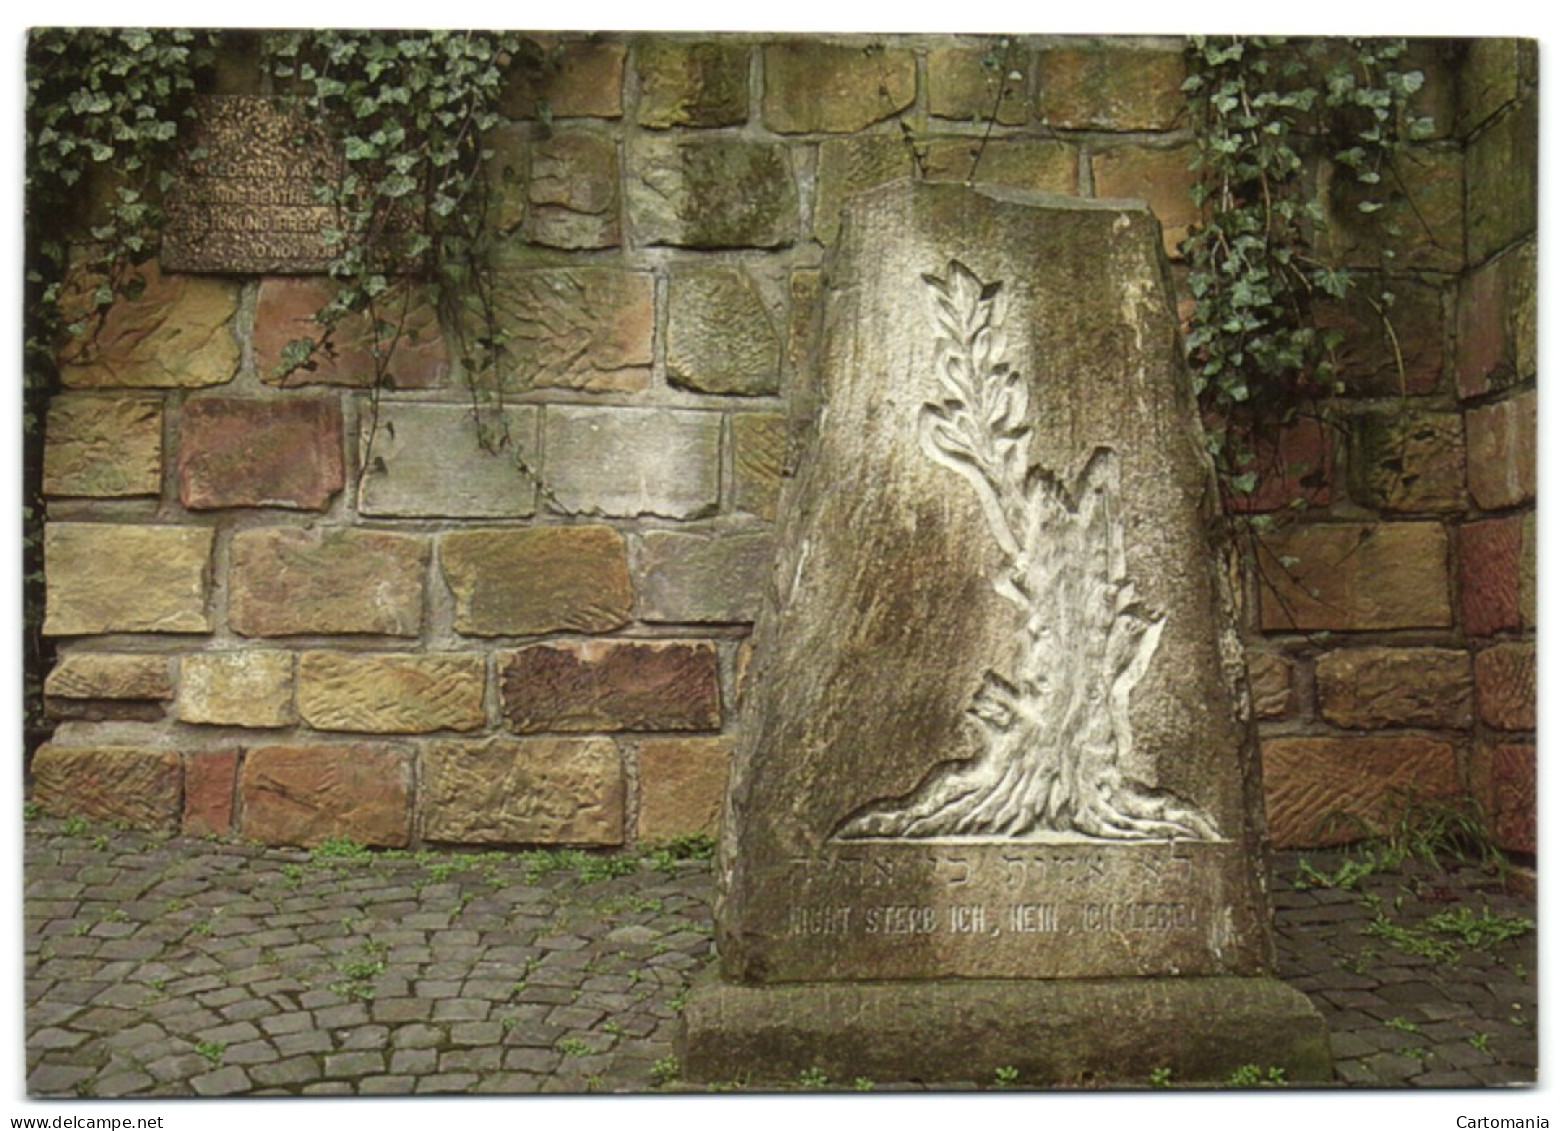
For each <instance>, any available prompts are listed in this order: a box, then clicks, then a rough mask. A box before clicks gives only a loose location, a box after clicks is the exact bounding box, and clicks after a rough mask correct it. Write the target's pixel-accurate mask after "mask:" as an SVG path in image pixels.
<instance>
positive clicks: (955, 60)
mask: <svg viewBox="0 0 1560 1131" xmlns="http://www.w3.org/2000/svg"><path fill="white" fill-rule="evenodd" d="M1029 71H1030V65H1029V58H1028V53H1027V52H1018V51H1011V50H1009V51H1004V50H1002V49H1000V48H992V49H990V50H985V51H983V50H981V49H980V48H978V47H933V48H931V49H930V50H928V51H927V53H926V100H927V110H928V112H929V113H930V114H931V115H932V117H934V118H947V119H949V120H951V121H956V122H990V121H993V120H995V121H996V122H998V123H1000V124H1001V125H1004V126H1021V125H1023V124H1024V123H1025V122H1027V121H1028V120H1029V99H1028V97H1027V95H1026V91H1027V89H1028V83H1029ZM1015 76H1017V77H1015Z"/></svg>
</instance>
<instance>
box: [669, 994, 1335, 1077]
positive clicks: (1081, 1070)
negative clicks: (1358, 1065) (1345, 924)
mask: <svg viewBox="0 0 1560 1131" xmlns="http://www.w3.org/2000/svg"><path fill="white" fill-rule="evenodd" d="M683 1016H684V1019H685V1021H686V1028H685V1037H684V1040H683V1043H682V1045H681V1047H680V1048H679V1049H678V1059H679V1062H680V1063H681V1064H682V1065H683V1069H684V1074H685V1075H686V1074H688V1073H689V1072H697V1076H696V1077H694V1078H696V1079H701V1080H710V1081H727V1080H745V1081H747V1083H748V1084H749V1086H753V1087H761V1086H763V1085H765V1084H790V1085H795V1083H796V1080H797V1077H799V1076H800V1075H801V1074H802V1073H803V1072H807V1071H809V1070H821V1071H822V1072H823V1073H824V1074H825V1075H826V1076H827V1077H828V1078H829V1079H830V1080H835V1081H840V1082H842V1083H845V1082H848V1081H851V1080H854V1079H857V1078H865V1079H868V1080H873V1081H878V1082H888V1081H895V1082H903V1081H911V1082H917V1083H926V1084H933V1085H935V1084H955V1085H957V1084H969V1083H972V1082H973V1083H980V1084H986V1085H989V1084H990V1083H991V1081H992V1079H993V1077H994V1075H995V1073H996V1070H997V1069H998V1068H1004V1069H1005V1068H1012V1069H1015V1070H1016V1071H1017V1073H1018V1076H1017V1079H1018V1081H1019V1083H1020V1085H1021V1086H1024V1087H1034V1086H1039V1085H1042V1084H1058V1085H1068V1086H1083V1085H1088V1084H1094V1083H1109V1082H1111V1081H1129V1082H1133V1083H1139V1084H1141V1083H1146V1082H1147V1081H1148V1080H1149V1078H1150V1076H1151V1074H1152V1073H1153V1072H1155V1071H1156V1070H1157V1069H1164V1068H1168V1069H1169V1070H1170V1075H1171V1078H1172V1079H1174V1080H1177V1081H1187V1082H1194V1081H1218V1082H1223V1081H1225V1080H1227V1079H1228V1078H1229V1075H1230V1072H1231V1070H1232V1069H1233V1068H1234V1067H1237V1066H1239V1065H1241V1064H1257V1065H1261V1066H1268V1065H1283V1066H1284V1067H1285V1079H1286V1080H1288V1081H1289V1082H1290V1083H1293V1084H1314V1083H1320V1082H1325V1081H1329V1080H1331V1079H1332V1056H1331V1053H1330V1052H1329V1050H1328V1044H1327V1027H1326V1023H1325V1022H1323V1021H1322V1020H1321V1019H1320V1017H1318V1016H1317V1014H1316V1011H1315V1007H1314V1006H1312V1005H1311V1003H1310V1002H1309V1001H1307V1000H1306V999H1305V997H1304V996H1303V995H1301V994H1300V993H1297V992H1296V991H1294V990H1292V989H1290V988H1289V987H1288V986H1286V985H1284V983H1282V982H1280V981H1278V980H1277V979H1276V978H1111V979H1104V980H1097V981H1087V982H1082V981H1028V980H1026V981H1014V980H1008V979H981V980H977V981H958V982H952V981H945V982H876V983H868V982H829V983H808V984H801V985H786V986H765V987H763V988H756V987H752V986H742V985H736V984H733V983H730V982H720V981H718V980H714V979H708V980H706V981H705V982H704V983H702V984H700V985H699V986H698V987H697V988H696V989H695V990H694V991H693V992H692V993H691V994H690V995H689V998H688V1004H687V1006H686V1008H685V1009H684V1013H683Z"/></svg>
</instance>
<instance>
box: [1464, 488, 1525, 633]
mask: <svg viewBox="0 0 1560 1131" xmlns="http://www.w3.org/2000/svg"><path fill="white" fill-rule="evenodd" d="M1457 561H1458V568H1459V570H1460V572H1461V575H1462V618H1463V630H1464V631H1465V632H1467V633H1468V635H1470V636H1489V635H1491V634H1492V633H1496V632H1499V631H1500V630H1502V629H1507V628H1518V627H1520V626H1521V623H1522V615H1521V584H1522V516H1521V515H1509V516H1507V517H1505V518H1489V519H1484V520H1482V521H1480V522H1469V523H1464V524H1463V526H1462V527H1461V528H1460V529H1459V530H1458V532H1457Z"/></svg>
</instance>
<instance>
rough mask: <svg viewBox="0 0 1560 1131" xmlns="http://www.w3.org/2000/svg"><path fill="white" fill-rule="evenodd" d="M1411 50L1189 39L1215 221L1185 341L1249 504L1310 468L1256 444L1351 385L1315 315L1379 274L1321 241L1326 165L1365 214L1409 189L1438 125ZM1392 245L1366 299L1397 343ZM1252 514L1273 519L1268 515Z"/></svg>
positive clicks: (1335, 340)
mask: <svg viewBox="0 0 1560 1131" xmlns="http://www.w3.org/2000/svg"><path fill="white" fill-rule="evenodd" d="M1406 51H1407V45H1406V43H1405V42H1404V41H1403V40H1391V41H1386V40H1365V39H1349V40H1341V39H1316V40H1309V41H1303V42H1294V41H1289V40H1285V39H1279V38H1268V37H1259V36H1229V37H1222V38H1212V37H1196V38H1194V39H1192V40H1191V41H1190V42H1189V44H1188V48H1187V70H1188V77H1187V79H1186V82H1185V84H1184V87H1183V90H1184V91H1185V93H1186V95H1187V99H1188V104H1189V109H1190V112H1191V121H1192V125H1193V130H1194V133H1195V136H1196V147H1195V152H1194V157H1193V161H1192V168H1193V170H1194V171H1196V172H1197V174H1198V179H1197V181H1196V183H1195V185H1194V187H1193V189H1192V198H1193V202H1194V203H1195V204H1196V205H1197V206H1198V207H1199V209H1200V211H1201V217H1202V219H1201V221H1200V222H1199V223H1198V224H1196V225H1195V226H1194V227H1193V229H1192V231H1191V234H1190V235H1189V237H1188V238H1187V240H1186V242H1185V244H1184V245H1183V250H1184V252H1185V254H1186V258H1187V262H1188V265H1189V268H1190V271H1189V278H1188V282H1189V287H1190V291H1191V298H1192V300H1193V304H1194V305H1193V310H1192V316H1191V327H1190V330H1189V333H1188V335H1187V341H1186V345H1187V350H1188V356H1189V360H1190V363H1191V368H1192V373H1193V381H1194V385H1195V387H1196V389H1197V392H1198V395H1199V397H1200V399H1201V402H1202V404H1203V407H1204V409H1205V415H1206V417H1207V420H1208V423H1209V446H1210V448H1211V450H1212V452H1213V455H1214V458H1215V463H1216V465H1217V467H1218V468H1219V471H1220V479H1221V483H1222V485H1223V487H1224V490H1225V496H1226V502H1227V503H1232V504H1234V506H1235V508H1236V509H1239V508H1240V506H1241V500H1242V498H1243V497H1245V496H1249V495H1251V494H1252V493H1253V492H1254V491H1255V490H1256V489H1257V486H1258V480H1259V474H1274V473H1276V474H1278V475H1279V476H1283V475H1285V474H1297V473H1301V472H1302V470H1303V469H1300V468H1285V467H1282V466H1275V465H1274V464H1273V463H1272V462H1266V463H1260V462H1259V458H1258V449H1259V448H1261V449H1264V450H1265V451H1266V452H1267V453H1268V454H1269V456H1270V458H1271V459H1272V460H1276V458H1277V457H1276V456H1272V453H1274V452H1276V451H1277V448H1278V443H1277V436H1278V434H1279V433H1280V432H1281V430H1282V429H1284V428H1285V427H1287V426H1290V425H1292V424H1293V423H1294V422H1295V421H1296V420H1297V419H1299V418H1301V417H1302V416H1305V415H1315V414H1316V412H1317V406H1318V404H1319V402H1320V401H1321V400H1322V399H1323V398H1326V397H1328V396H1331V395H1333V394H1336V393H1340V392H1343V391H1344V387H1343V383H1342V381H1341V380H1340V375H1339V373H1338V368H1337V350H1338V347H1339V346H1340V345H1341V344H1342V335H1341V333H1339V332H1338V331H1336V330H1330V329H1322V328H1320V327H1319V325H1318V317H1317V315H1318V310H1319V307H1320V306H1321V304H1322V303H1324V302H1325V301H1327V300H1334V301H1341V300H1343V299H1345V298H1347V297H1348V296H1350V295H1351V294H1352V293H1362V294H1364V293H1365V292H1364V291H1363V290H1362V286H1363V283H1364V282H1365V279H1366V277H1363V276H1361V274H1360V273H1359V272H1357V271H1354V270H1351V269H1350V268H1349V267H1347V266H1345V265H1344V264H1342V263H1340V262H1337V261H1334V260H1331V259H1329V258H1328V257H1327V256H1326V255H1324V254H1323V253H1322V252H1321V251H1320V250H1319V248H1320V247H1321V246H1322V243H1323V241H1322V240H1321V239H1320V236H1321V233H1322V231H1323V230H1324V228H1325V227H1326V225H1327V223H1328V216H1327V214H1326V213H1325V211H1324V209H1323V206H1322V203H1321V201H1320V200H1319V199H1318V190H1317V185H1318V178H1317V175H1316V174H1317V168H1318V165H1319V163H1321V162H1331V164H1332V165H1333V167H1334V169H1335V170H1340V171H1341V172H1342V175H1343V176H1344V177H1345V178H1346V179H1351V180H1352V181H1353V182H1354V183H1355V184H1357V185H1358V186H1359V189H1358V191H1357V194H1356V195H1357V196H1358V197H1359V199H1358V201H1357V203H1356V205H1355V207H1357V209H1358V211H1359V212H1360V213H1361V214H1363V215H1366V216H1369V215H1371V214H1373V213H1378V212H1381V210H1382V209H1383V207H1384V206H1385V205H1386V203H1387V202H1388V199H1389V197H1390V196H1391V195H1393V194H1397V193H1400V192H1401V183H1400V181H1399V180H1398V178H1397V176H1396V166H1395V164H1394V162H1395V159H1396V158H1397V157H1398V156H1399V154H1400V153H1401V152H1402V150H1403V148H1404V147H1405V146H1406V145H1407V144H1408V143H1409V142H1411V141H1413V140H1417V139H1419V138H1422V137H1425V136H1427V135H1428V134H1429V132H1430V130H1431V127H1432V123H1431V122H1430V120H1429V119H1428V118H1424V117H1420V116H1417V115H1416V114H1415V113H1413V111H1412V109H1411V107H1410V99H1411V96H1412V95H1413V94H1414V93H1415V92H1416V91H1418V90H1419V89H1420V88H1421V86H1422V85H1423V83H1424V76H1423V74H1422V73H1421V72H1419V71H1416V70H1410V69H1406V68H1405V65H1404V58H1405V54H1406ZM1389 234H1390V233H1389ZM1380 254H1381V262H1380V264H1379V265H1378V267H1379V270H1378V271H1377V272H1375V273H1373V274H1372V275H1370V276H1369V277H1368V278H1369V279H1370V280H1371V281H1373V282H1374V283H1376V285H1377V289H1376V293H1375V294H1374V295H1370V294H1365V297H1366V300H1367V301H1368V302H1370V303H1371V305H1373V306H1374V307H1375V309H1376V311H1377V313H1378V314H1379V315H1380V316H1381V318H1382V320H1383V323H1384V327H1385V329H1386V331H1387V334H1388V336H1389V338H1391V337H1392V329H1391V320H1390V308H1391V304H1392V299H1393V296H1392V292H1391V290H1390V287H1389V280H1390V277H1391V275H1390V271H1391V267H1392V257H1393V253H1392V252H1391V250H1390V249H1384V250H1383V251H1382V252H1381V253H1380ZM1394 340H1395V339H1394ZM1399 367H1400V369H1401V362H1400V363H1399ZM1309 470H1311V471H1312V472H1313V473H1314V472H1317V471H1319V469H1309ZM1302 482H1304V480H1302ZM1291 502H1292V503H1294V504H1296V505H1304V502H1305V500H1304V499H1303V498H1297V499H1294V500H1291ZM1253 523H1254V525H1256V526H1257V527H1258V529H1261V528H1262V527H1263V526H1265V525H1271V519H1270V518H1268V517H1267V516H1256V517H1255V518H1254V519H1253Z"/></svg>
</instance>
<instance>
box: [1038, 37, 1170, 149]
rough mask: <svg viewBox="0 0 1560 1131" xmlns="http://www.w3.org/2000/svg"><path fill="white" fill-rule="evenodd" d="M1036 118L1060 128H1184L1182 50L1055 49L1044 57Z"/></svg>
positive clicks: (1040, 67)
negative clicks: (1179, 126)
mask: <svg viewBox="0 0 1560 1131" xmlns="http://www.w3.org/2000/svg"><path fill="white" fill-rule="evenodd" d="M1039 73H1040V85H1039V94H1038V95H1037V96H1036V98H1035V114H1036V116H1037V117H1038V118H1039V119H1040V121H1042V122H1044V123H1046V124H1047V125H1050V126H1052V127H1054V128H1056V129H1066V130H1075V129H1107V130H1169V129H1174V128H1175V127H1176V126H1178V125H1183V124H1185V123H1184V119H1185V115H1186V98H1185V96H1184V95H1183V94H1182V93H1181V83H1182V82H1184V81H1185V79H1186V64H1185V61H1184V60H1183V59H1182V57H1181V53H1180V52H1178V51H1162V50H1155V49H1140V48H1131V47H1054V48H1049V49H1047V50H1043V51H1041V52H1040V59H1039Z"/></svg>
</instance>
